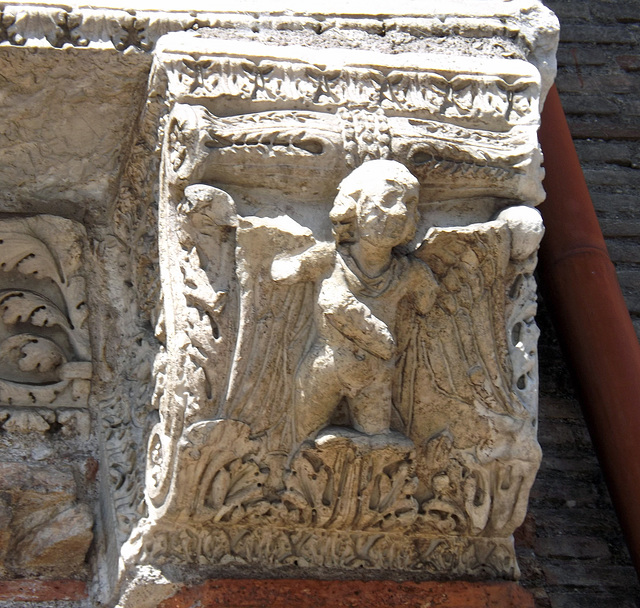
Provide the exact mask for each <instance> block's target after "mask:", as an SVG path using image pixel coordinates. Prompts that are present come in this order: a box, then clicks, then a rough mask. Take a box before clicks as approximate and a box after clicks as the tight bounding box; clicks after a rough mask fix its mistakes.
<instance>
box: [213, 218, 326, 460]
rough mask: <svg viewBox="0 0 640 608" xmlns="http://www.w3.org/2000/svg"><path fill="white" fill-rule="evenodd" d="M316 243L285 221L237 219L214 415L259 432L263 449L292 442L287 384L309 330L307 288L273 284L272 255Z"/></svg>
mask: <svg viewBox="0 0 640 608" xmlns="http://www.w3.org/2000/svg"><path fill="white" fill-rule="evenodd" d="M315 243H316V241H315V240H314V238H313V236H312V235H311V231H310V230H308V229H306V228H303V227H302V226H300V225H299V224H297V223H296V222H294V221H293V220H291V219H290V218H284V217H281V218H277V219H271V218H257V217H252V218H245V219H244V220H241V223H240V227H239V229H238V232H237V249H236V260H237V274H238V282H239V284H240V290H241V299H240V327H239V334H238V340H237V344H236V351H235V354H234V362H233V367H232V370H231V377H230V382H229V388H228V392H227V398H226V401H225V403H224V405H223V409H224V411H223V412H222V416H223V417H225V418H234V419H236V420H241V421H243V422H245V423H247V424H249V425H250V427H251V430H252V433H253V435H254V436H255V435H262V434H264V435H266V444H267V446H268V447H267V449H268V450H269V451H278V452H282V453H286V452H288V450H289V448H290V446H291V445H292V442H293V438H292V430H291V429H289V428H288V422H290V420H291V415H290V414H291V409H290V408H291V407H292V400H293V379H294V375H295V371H296V368H297V367H298V364H299V362H300V361H301V359H302V356H303V354H304V352H305V350H306V348H307V346H308V343H309V339H310V335H311V332H312V327H313V302H314V298H313V293H314V284H313V282H311V281H308V280H306V281H305V280H302V281H300V282H290V281H287V282H284V283H283V282H276V281H274V280H273V279H272V276H271V267H272V264H273V260H274V258H275V257H276V254H278V255H280V256H281V255H282V254H283V253H286V252H300V251H303V250H305V249H307V248H309V247H311V246H313V245H314V244H315Z"/></svg>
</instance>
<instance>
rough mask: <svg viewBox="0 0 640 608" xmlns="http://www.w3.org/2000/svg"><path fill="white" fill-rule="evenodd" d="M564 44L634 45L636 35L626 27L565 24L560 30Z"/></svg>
mask: <svg viewBox="0 0 640 608" xmlns="http://www.w3.org/2000/svg"><path fill="white" fill-rule="evenodd" d="M560 40H561V41H562V42H596V43H597V42H599V43H601V44H634V43H636V42H637V36H636V34H635V33H634V32H633V31H631V30H630V29H629V28H628V27H626V26H624V25H582V24H580V25H576V24H573V23H569V24H565V25H564V27H562V28H561V29H560Z"/></svg>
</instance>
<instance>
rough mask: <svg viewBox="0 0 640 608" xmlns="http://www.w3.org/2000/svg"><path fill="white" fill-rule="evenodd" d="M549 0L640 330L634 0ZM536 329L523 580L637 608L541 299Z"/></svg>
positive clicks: (553, 597) (553, 604)
mask: <svg viewBox="0 0 640 608" xmlns="http://www.w3.org/2000/svg"><path fill="white" fill-rule="evenodd" d="M547 5H548V6H549V7H550V8H551V9H553V10H554V11H555V12H556V14H557V15H558V17H559V19H560V23H561V27H562V31H561V43H560V49H559V52H558V78H557V85H558V89H559V92H560V97H561V99H562V103H563V106H564V108H565V112H566V114H567V119H568V121H569V126H570V128H571V132H572V134H573V137H574V141H575V144H576V149H577V151H578V155H579V157H580V160H581V163H582V167H583V170H584V173H585V177H586V179H587V183H588V185H589V189H590V191H591V196H592V198H593V202H594V205H595V207H596V211H597V213H598V216H599V219H600V223H601V226H602V230H603V233H604V235H605V238H606V241H607V246H608V248H609V253H610V255H611V258H612V260H613V262H614V264H615V265H616V268H617V271H618V276H619V278H620V283H621V286H622V289H623V292H624V295H625V298H626V301H627V304H628V306H629V309H630V312H631V315H632V319H633V321H634V325H635V327H636V331H638V332H639V333H640V46H639V44H640V1H638V0H618V1H615V0H614V1H612V0H580V1H573V0H556V1H553V2H551V1H549V2H547ZM539 324H540V325H541V329H542V332H543V333H542V338H541V343H540V361H541V399H540V435H539V436H540V443H541V445H542V448H543V451H544V457H543V462H542V467H541V470H540V473H539V475H538V479H537V481H536V484H535V485H534V488H533V491H532V494H531V503H530V509H529V515H528V516H527V520H526V522H525V524H524V526H523V527H522V528H521V529H520V530H519V533H518V537H517V543H518V553H519V559H520V564H521V568H522V573H523V579H522V582H523V584H524V585H525V586H526V587H528V588H529V589H530V590H531V591H533V592H534V594H535V596H536V599H537V604H538V606H539V607H540V608H586V607H593V608H609V607H611V608H614V607H615V608H638V607H640V586H639V584H638V579H637V576H636V574H635V571H634V569H633V567H632V566H631V562H630V560H629V556H628V553H627V551H626V547H625V545H624V541H623V539H622V536H621V533H620V529H619V526H618V523H617V520H616V517H615V514H614V512H613V509H612V507H611V503H610V501H609V497H608V494H607V490H606V486H605V483H604V480H603V478H602V475H601V472H600V469H599V467H598V462H597V459H596V457H595V454H594V451H593V446H592V445H591V441H590V439H589V435H588V432H587V429H586V426H585V423H584V420H583V418H582V414H581V412H580V407H579V404H578V402H577V400H576V399H575V396H574V393H573V389H572V384H571V379H570V377H569V372H568V370H567V368H566V366H565V364H564V361H563V358H562V355H561V352H560V349H559V347H558V344H557V341H556V337H555V333H554V330H553V327H552V326H551V323H550V320H549V317H548V315H547V313H546V311H545V308H544V303H542V305H541V309H540V315H539ZM639 508H640V507H639Z"/></svg>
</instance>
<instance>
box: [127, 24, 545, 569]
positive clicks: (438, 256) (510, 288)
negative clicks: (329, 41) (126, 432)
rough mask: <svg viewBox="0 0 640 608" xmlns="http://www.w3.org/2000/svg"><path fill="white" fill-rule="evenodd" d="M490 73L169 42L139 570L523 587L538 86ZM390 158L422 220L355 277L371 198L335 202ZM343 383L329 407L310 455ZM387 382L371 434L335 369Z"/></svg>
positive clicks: (162, 53)
mask: <svg viewBox="0 0 640 608" xmlns="http://www.w3.org/2000/svg"><path fill="white" fill-rule="evenodd" d="M481 58H482V53H481V52H478V54H477V56H475V57H464V56H462V55H460V56H455V57H452V56H450V55H445V54H435V53H433V54H428V53H424V54H417V53H416V54H413V53H404V54H402V55H392V54H382V53H373V52H369V51H358V50H348V51H345V50H344V49H341V50H340V52H339V53H338V52H337V51H335V50H331V49H329V50H325V49H303V48H291V49H289V48H287V49H285V48H281V47H277V46H267V45H261V44H258V43H255V42H242V43H235V42H230V41H225V40H218V39H216V38H215V36H212V37H208V38H207V37H206V36H196V35H193V34H175V35H170V36H167V37H166V38H164V39H162V40H161V41H160V42H159V44H158V49H157V51H156V58H155V67H154V71H153V74H154V76H153V79H152V83H151V90H152V91H153V92H154V93H153V94H154V95H157V94H159V93H158V91H160V90H161V91H162V93H161V94H162V95H163V96H164V98H165V99H166V102H167V114H166V115H165V116H163V117H162V119H161V121H160V136H161V139H162V150H161V167H160V181H159V253H160V267H161V285H162V302H161V308H162V313H161V315H160V318H159V320H158V324H157V328H156V334H157V336H158V338H159V340H160V341H161V343H162V350H161V353H160V355H159V356H158V358H157V361H156V366H155V369H154V375H155V379H156V388H155V393H154V398H153V406H154V408H156V409H157V410H158V420H159V421H158V422H157V424H155V426H154V428H153V430H152V432H151V435H150V437H149V443H148V454H147V468H146V482H145V483H146V486H145V494H146V503H147V508H148V516H147V517H146V518H145V519H143V520H142V521H141V522H140V524H139V525H138V526H137V528H136V530H134V533H133V534H132V536H131V538H130V541H129V544H128V545H127V547H125V550H124V555H125V556H126V558H127V561H128V563H129V564H141V563H146V564H156V565H158V564H177V565H184V566H191V565H197V566H199V567H203V568H205V569H206V568H214V569H215V568H221V567H226V566H229V565H247V564H251V565H259V566H261V567H263V568H266V569H269V568H273V569H282V568H284V569H287V568H289V569H292V568H296V567H305V568H311V569H315V570H314V571H315V572H318V571H319V569H326V570H329V571H330V570H332V569H345V568H346V569H353V568H365V569H373V570H387V571H396V572H398V571H402V572H404V573H411V574H412V575H415V576H417V577H430V576H439V577H440V576H450V577H455V576H472V577H474V576H475V577H483V576H492V577H507V578H514V577H517V576H518V566H517V563H516V560H515V553H514V548H513V539H512V534H513V532H514V530H515V529H516V528H517V527H518V526H519V525H520V524H521V523H522V521H523V519H524V516H525V513H526V503H527V500H528V495H529V490H530V488H531V485H532V483H533V480H534V477H535V473H536V471H537V468H538V465H539V461H540V449H539V446H538V443H537V440H536V423H537V363H536V339H537V328H536V326H535V321H534V319H533V317H534V314H535V307H536V304H535V284H534V282H533V279H532V272H533V269H534V267H535V263H536V252H537V247H538V244H539V241H540V238H541V237H542V232H543V229H542V224H541V220H540V216H539V214H538V213H537V211H535V209H534V206H535V205H536V204H537V203H539V202H540V201H541V200H542V197H543V194H542V189H541V169H540V161H541V158H540V152H539V148H538V144H537V139H536V130H537V126H538V123H539V118H540V114H539V109H540V101H541V97H542V95H543V89H544V88H545V86H546V85H545V84H544V83H543V78H542V77H541V73H540V72H539V71H538V69H537V68H536V67H535V66H534V64H533V63H531V62H530V61H528V60H526V59H525V58H522V57H519V58H507V57H496V56H492V57H484V58H483V60H482V61H480V59H481ZM380 159H385V160H387V161H396V163H392V164H393V166H398V165H397V163H399V164H401V165H403V166H404V167H406V168H407V169H408V170H409V171H407V170H406V169H402V170H403V171H405V172H406V173H407V175H409V177H410V179H411V180H413V181H411V184H413V183H414V182H415V186H413V185H411V186H407V187H406V188H405V190H404V191H403V192H405V194H406V192H408V191H409V190H411V188H415V192H416V193H417V194H416V197H415V200H414V199H412V200H411V201H409V199H408V198H407V200H404V199H403V204H405V203H406V205H407V208H408V206H409V205H413V209H414V211H413V212H412V213H413V214H414V215H415V216H416V217H417V216H418V215H419V216H420V219H419V220H418V221H417V224H416V226H415V227H414V229H412V230H413V232H415V236H413V232H411V231H410V232H411V234H410V236H409V238H404V237H403V238H402V239H400V240H396V241H395V242H394V244H393V246H394V247H395V249H393V252H394V253H393V254H389V255H391V257H390V260H391V263H389V264H388V265H387V267H386V268H385V269H383V272H382V273H381V274H379V275H376V274H375V273H374V274H373V275H371V276H366V273H365V272H364V270H363V269H362V268H358V264H357V262H354V259H355V258H353V257H350V256H351V255H352V254H351V253H349V251H352V250H350V249H349V247H351V246H352V245H353V244H354V243H358V239H359V238H362V237H361V234H363V232H362V231H363V230H364V228H363V227H362V226H360V225H359V224H357V222H358V221H362V222H364V221H365V219H366V218H365V219H362V220H360V219H358V218H360V216H358V213H361V212H360V211H359V210H358V209H360V207H358V205H360V204H361V203H360V201H359V199H358V197H359V196H361V193H362V192H363V191H366V189H367V187H368V186H367V184H365V185H363V187H362V188H361V189H360V190H354V191H353V193H351V194H350V195H349V196H352V197H353V200H356V199H358V200H357V203H354V205H355V206H354V209H356V210H355V211H354V212H353V214H352V215H349V210H348V209H347V210H345V208H344V207H345V205H346V203H345V202H344V200H343V199H341V198H340V196H342V194H341V195H339V197H338V198H336V190H337V188H338V186H339V185H340V183H341V182H342V180H343V179H344V178H345V177H346V176H348V175H349V174H350V173H351V172H352V171H353V170H354V169H355V170H356V171H357V169H358V167H361V166H363V165H364V164H365V163H368V162H369V161H378V162H380ZM380 166H382V165H380ZM385 166H386V167H390V166H391V164H390V165H385ZM394 170H395V169H394ZM409 172H410V173H409ZM411 174H412V175H413V177H411ZM342 183H346V182H342ZM407 183H408V182H407ZM341 193H342V190H341ZM362 196H364V195H362ZM371 196H373V195H371ZM398 196H400V195H399V194H398ZM402 196H404V194H403V195H402ZM407 196H408V195H407ZM334 199H335V202H334ZM367 200H369V199H367ZM385 200H386V199H385ZM362 204H364V203H362ZM385 204H388V206H392V205H391V203H389V202H387V203H385ZM332 205H333V207H332ZM362 213H363V214H364V212H362ZM372 213H373V212H372ZM380 213H383V214H384V213H387V211H381V212H380ZM389 213H390V212H389ZM406 213H407V214H409V212H406ZM362 217H364V215H363V216H362ZM412 217H413V216H412ZM336 218H337V219H336ZM366 221H369V220H366ZM403 221H404V220H403ZM332 222H333V224H332ZM349 222H354V223H353V224H349ZM363 225H364V224H363ZM383 230H386V228H384V229H383V228H379V231H383ZM359 231H360V232H359ZM379 234H382V232H380V233H379ZM385 234H386V232H385ZM334 238H335V239H336V241H337V243H335V242H334ZM385 238H386V237H385ZM345 252H347V253H345ZM353 255H355V254H353ZM340 260H342V261H340ZM350 260H351V261H350ZM385 273H386V274H385ZM354 277H355V278H354ZM380 277H382V278H380ZM385 277H389V278H385ZM407 277H412V278H407ZM331 281H333V283H332V285H333V286H334V289H333V291H331V290H330V289H328V288H327V287H326V285H327V284H329V283H331ZM385 281H386V283H385ZM389 286H391V287H389ZM387 289H389V290H390V291H393V290H394V289H396V290H397V291H398V293H399V294H400V295H398V296H397V298H396V300H393V301H394V306H396V304H397V307H395V308H393V309H392V313H390V312H389V305H388V304H385V306H387V309H386V312H385V310H382V308H383V305H382V304H379V302H383V301H384V302H388V301H391V300H390V299H387V300H384V298H387V296H384V297H382V294H385V293H386V291H385V290H387ZM340 290H342V291H340ZM402 290H404V291H402ZM400 292H402V293H400ZM327 294H329V295H327ZM407 294H409V295H407ZM394 297H395V296H394ZM341 298H342V299H341ZM389 298H391V296H389ZM378 305H379V306H380V310H379V309H377V308H376V306H378ZM367 306H368V307H369V308H367ZM341 307H342V308H341ZM363 310H364V312H362V311H363ZM372 311H373V312H372ZM340 314H343V315H344V319H346V320H344V319H343V320H342V321H340V319H338V321H335V319H336V318H337V317H339V315H340ZM385 314H386V315H387V316H386V317H385ZM358 315H361V317H362V319H360V320H358ZM367 315H368V316H367ZM375 315H378V317H380V318H386V319H387V320H386V321H385V322H382V321H380V319H379V318H378V317H375ZM373 317H375V318H373ZM372 318H373V320H372ZM327 319H328V321H327ZM389 319H391V320H389ZM358 322H361V323H362V327H365V328H370V329H371V331H370V332H369V333H370V334H373V333H375V332H376V331H377V332H378V335H379V336H382V337H381V338H380V339H381V340H383V341H384V340H387V343H385V344H386V345H383V346H379V347H376V346H375V344H374V345H373V346H371V345H370V342H371V341H372V340H374V338H372V337H371V336H370V335H369V336H368V337H367V335H366V334H367V331H361V329H362V328H361V327H360V328H359V329H358V331H360V334H358V331H356V330H355V329H353V328H351V327H350V325H349V324H350V323H354V324H356V325H357V323H358ZM376 323H377V325H376ZM385 323H386V325H385ZM331 324H333V325H331ZM329 325H331V327H333V329H327V327H328V326H329ZM336 328H338V329H337V332H338V333H336ZM352 330H353V331H352ZM385 331H386V332H387V333H385ZM323 332H324V333H323ZM331 332H333V333H331ZM327 336H329V337H327ZM331 336H338V338H337V340H338V342H336V343H332V342H331V340H332V339H333V338H331ZM341 336H342V337H341ZM359 336H360V337H359ZM385 336H388V338H385ZM340 340H343V343H339V341H340ZM344 340H347V341H344ZM349 340H350V341H349ZM336 344H337V345H336ZM323 349H324V350H323ZM385 349H387V350H388V352H387V351H386V350H385ZM326 352H330V354H331V357H333V359H331V362H330V363H327V361H328V360H329V358H330V357H329V355H327V356H326V357H325V358H323V356H324V355H322V353H326ZM345 352H346V353H347V355H346V358H344V357H345V355H344V353H345ZM314 353H315V354H314ZM318 353H320V354H318ZM385 353H386V354H385ZM321 355H322V356H321ZM314 357H315V358H314ZM340 357H343V359H342V361H346V363H336V361H338V360H339V359H340ZM349 357H351V358H349ZM383 360H384V361H386V363H381V361H383ZM310 361H311V362H310ZM332 365H333V366H334V367H335V368H336V370H337V371H336V374H335V377H334V376H332V377H331V378H332V379H330V380H327V381H326V382H327V384H326V386H327V392H329V391H330V382H334V381H335V382H338V383H340V382H342V383H343V385H344V386H342V388H340V390H341V391H342V392H341V393H340V395H341V396H342V397H343V398H342V400H339V403H338V401H336V403H335V404H332V405H331V407H332V408H333V411H332V413H331V415H330V417H329V418H327V419H326V420H325V419H322V422H321V423H319V425H317V426H316V428H314V430H313V432H311V433H308V432H306V433H303V435H304V436H303V437H300V434H301V431H300V429H301V428H303V427H302V423H301V422H300V420H301V418H302V413H301V412H302V411H303V408H304V407H306V406H308V404H309V403H311V402H312V401H311V398H310V397H309V394H311V392H312V389H313V390H315V388H314V385H313V382H310V381H309V378H310V377H311V378H312V380H313V374H318V377H320V375H321V374H322V373H325V371H326V370H325V369H324V368H326V367H327V366H328V367H331V366H332ZM367 365H370V367H369V368H367ZM314 366H315V367H314ZM323 366H324V367H323ZM341 366H342V368H341ZM349 366H350V367H349ZM365 368H366V369H365ZM353 370H355V371H353ZM359 370H360V371H359ZM362 370H364V371H362ZM371 370H373V371H371ZM376 371H377V372H379V373H384V374H386V375H385V376H384V377H385V378H386V377H388V385H384V383H382V384H380V386H381V387H382V388H381V391H382V392H383V393H385V394H386V392H388V393H389V395H390V397H389V399H390V401H389V403H391V407H390V409H391V412H390V422H389V423H388V425H387V427H388V428H386V427H384V424H383V425H382V427H381V429H378V430H380V431H381V432H378V430H376V431H371V432H365V428H366V425H363V424H360V421H359V419H358V416H359V415H360V414H359V413H358V412H355V410H354V408H355V407H356V403H357V404H358V405H357V407H358V408H363V409H364V410H366V403H364V404H363V400H364V399H365V397H364V396H366V395H368V394H369V393H367V389H366V387H363V386H362V385H358V386H357V387H356V385H355V384H353V382H352V380H353V378H350V377H349V374H350V373H354V374H359V373H361V374H364V376H363V377H365V376H366V374H370V376H371V383H372V385H373V383H374V382H377V381H378V378H377V375H376ZM327 378H329V376H327ZM335 378H338V380H335ZM318 382H319V383H320V381H318ZM320 384H321V383H320ZM375 386H378V385H377V384H376V385H375ZM354 387H355V388H354ZM342 389H344V390H342ZM331 390H333V389H331ZM385 391H386V392H385ZM320 392H321V391H320ZM369 396H370V398H371V399H372V400H373V399H376V398H377V397H378V396H377V395H373V394H370V395H369ZM305 400H306V401H305ZM354 412H355V413H354ZM355 414H358V416H356V415H355ZM305 416H307V418H310V419H311V420H313V419H314V413H313V412H312V413H311V414H308V413H305ZM318 419H319V420H320V419H321V417H320V418H318ZM304 428H306V427H304ZM372 428H373V426H372Z"/></svg>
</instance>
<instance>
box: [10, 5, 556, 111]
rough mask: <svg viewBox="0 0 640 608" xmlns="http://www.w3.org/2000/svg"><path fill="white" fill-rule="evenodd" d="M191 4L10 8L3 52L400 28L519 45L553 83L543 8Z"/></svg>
mask: <svg viewBox="0 0 640 608" xmlns="http://www.w3.org/2000/svg"><path fill="white" fill-rule="evenodd" d="M246 1H247V0H245V3H246ZM123 4H125V3H124V2H123ZM131 4H136V2H135V1H132V2H131ZM192 4H193V5H195V10H180V9H178V10H151V9H140V10H134V9H127V10H125V9H116V8H95V5H94V7H78V6H69V5H65V4H45V3H8V4H4V5H0V48H3V47H29V48H44V49H47V48H48V49H53V48H67V47H73V48H90V49H102V50H111V51H113V50H115V51H118V52H128V53H131V52H142V53H145V54H146V53H151V52H152V51H153V50H154V48H155V45H156V42H157V41H158V39H159V38H160V37H161V36H163V35H164V34H167V33H170V32H179V31H188V30H198V29H201V28H220V29H237V30H245V31H253V32H257V31H259V30H265V29H266V30H274V31H275V30H290V31H295V30H308V31H315V32H316V33H318V34H320V33H322V32H323V31H326V30H327V29H329V28H331V27H336V28H339V29H358V30H361V31H368V32H369V33H371V34H377V35H381V36H382V35H384V34H385V32H387V31H391V30H393V29H395V28H400V29H402V28H404V27H405V26H406V25H407V23H406V22H407V21H410V22H411V25H412V27H416V28H417V29H419V30H420V33H421V35H424V36H443V35H455V36H459V37H462V38H474V37H477V36H478V35H479V32H481V33H482V36H483V37H491V36H507V37H512V38H516V37H521V39H522V41H523V42H524V45H525V46H526V47H527V48H528V49H529V60H530V61H531V62H532V63H533V64H534V65H535V66H536V67H537V68H538V69H539V70H540V72H541V75H542V93H543V95H542V98H543V99H544V97H545V96H546V93H547V91H548V89H549V88H550V87H551V83H552V82H553V78H554V77H555V71H556V64H555V50H556V48H557V43H558V32H559V24H558V20H557V18H556V17H555V15H554V14H553V13H552V12H551V11H550V10H549V9H547V8H546V7H545V6H543V5H542V3H541V2H539V1H538V0H509V1H506V2H505V1H503V2H498V1H493V2H484V3H481V2H478V1H475V2H474V1H469V0H466V1H459V2H458V3H457V4H454V5H453V6H451V5H449V4H447V7H446V10H445V11H444V12H443V8H442V4H441V3H438V2H437V1H436V0H426V1H425V2H422V3H420V6H419V8H417V7H416V3H415V2H410V1H407V0H405V2H404V3H402V4H401V5H400V6H399V7H397V8H396V11H395V14H394V15H389V14H384V13H380V11H376V10H375V7H370V6H369V7H367V9H366V10H364V11H359V12H354V11H353V10H350V9H349V8H348V7H344V8H341V9H338V8H337V7H336V8H335V9H334V10H329V11H327V10H326V8H325V7H323V6H320V5H318V8H317V10H314V8H313V6H311V7H310V8H307V9H301V8H299V9H293V10H291V9H289V10H283V8H282V7H281V6H280V7H279V6H277V3H275V4H274V3H273V2H271V3H270V2H268V1H265V0H254V1H253V2H249V5H250V6H247V7H246V8H247V10H242V7H241V8H240V9H239V10H238V11H228V10H227V11H225V10H218V11H216V10H213V11H212V10H200V9H201V7H202V3H201V2H200V3H198V1H197V0H192ZM198 4H199V5H200V6H199V7H198V6H197V5H198ZM243 6H244V4H243Z"/></svg>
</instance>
